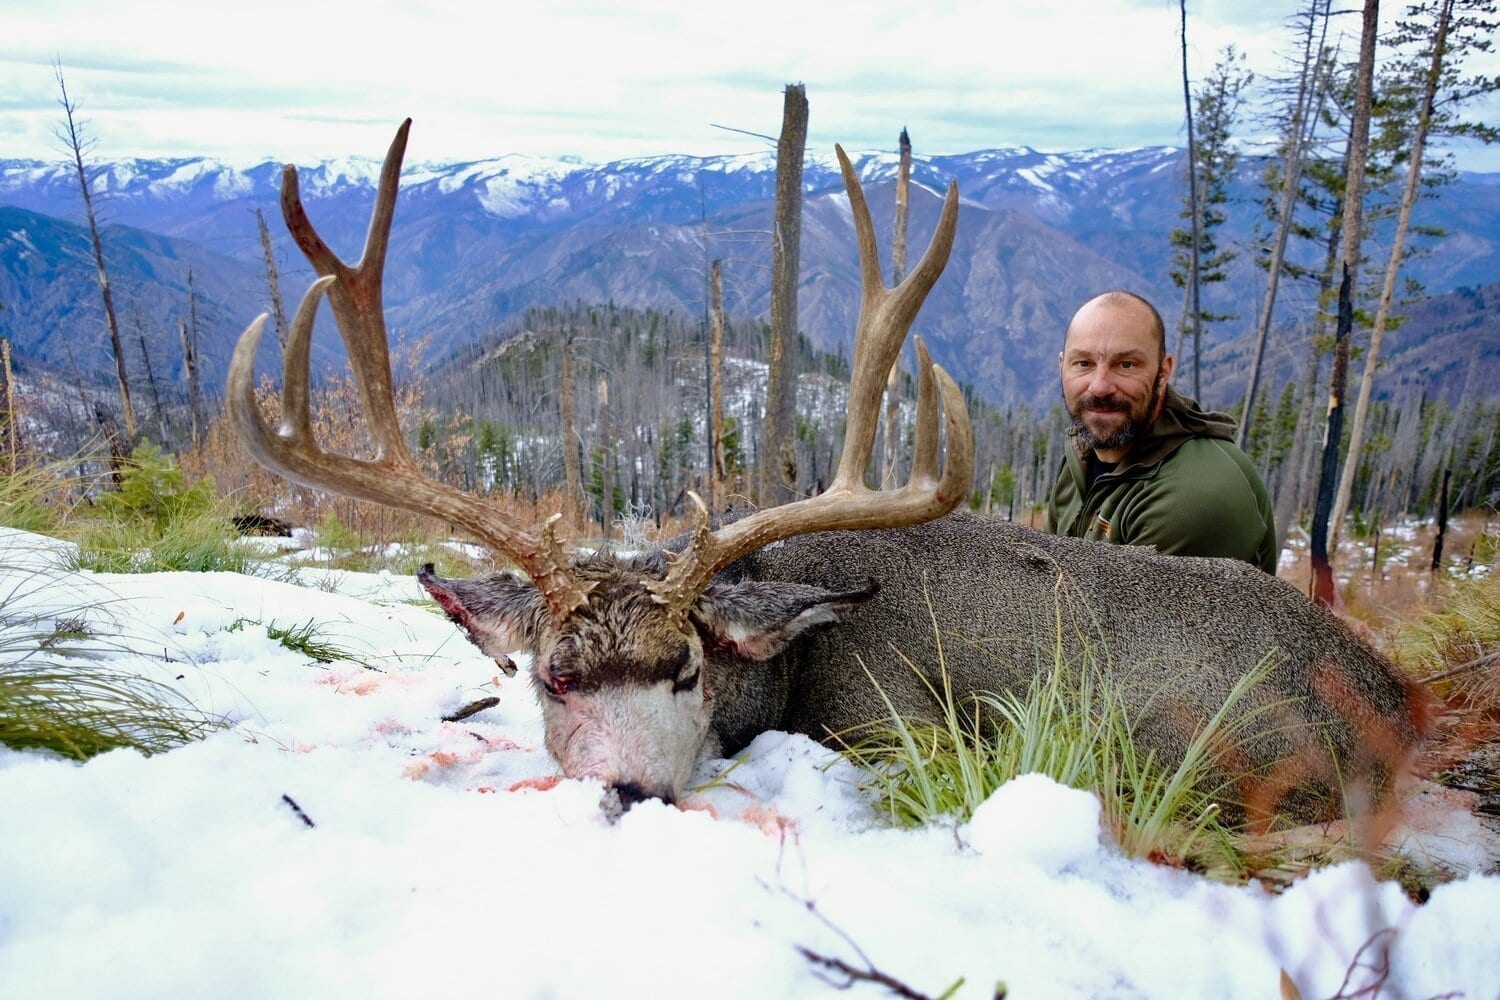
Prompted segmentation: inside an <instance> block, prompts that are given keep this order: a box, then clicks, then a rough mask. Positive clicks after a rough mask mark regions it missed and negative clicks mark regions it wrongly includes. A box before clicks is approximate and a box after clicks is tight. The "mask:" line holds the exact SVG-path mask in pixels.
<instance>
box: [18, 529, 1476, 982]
mask: <svg viewBox="0 0 1500 1000" xmlns="http://www.w3.org/2000/svg"><path fill="white" fill-rule="evenodd" d="M61 544H62V543H49V541H48V540H46V539H42V538H39V537H38V536H34V535H25V534H21V533H16V532H5V533H4V534H3V535H0V567H3V569H0V595H8V596H6V597H5V606H4V609H3V614H4V616H5V619H7V620H9V619H13V618H14V616H15V615H17V614H18V613H21V612H24V611H31V612H36V611H39V610H45V611H47V613H50V614H57V615H66V616H68V617H78V615H79V612H78V609H80V608H84V607H91V608H92V610H90V611H88V612H87V613H86V616H87V618H88V619H89V620H90V621H91V622H92V628H93V630H94V631H96V632H99V633H103V634H105V635H107V636H108V637H109V638H110V639H111V642H112V643H113V644H114V645H116V646H118V647H119V650H118V651H117V652H116V653H115V654H113V655H112V656H111V657H110V658H109V660H108V661H107V662H108V665H109V666H112V667H115V668H120V669H128V670H130V671H134V672H138V673H141V674H144V675H147V676H149V677H152V678H154V679H156V680H158V681H161V682H163V683H166V684H168V685H171V686H172V687H174V688H175V689H177V690H179V691H181V692H182V694H183V695H184V696H185V697H187V698H188V699H190V700H191V701H192V702H193V703H194V704H195V705H197V706H198V707H199V708H200V709H202V710H204V711H206V712H208V713H211V714H213V715H215V716H221V717H222V718H223V719H224V721H225V722H226V723H227V725H226V727H225V728H223V729H221V730H220V731H218V732H216V733H214V734H213V735H210V736H209V737H208V738H206V739H204V740H202V741H201V742H197V743H193V744H191V745H188V746H185V747H182V748H181V749H177V750H174V751H171V752H169V753H165V754H161V755H158V756H155V757H151V758H145V757H142V756H141V755H139V754H137V753H135V752H132V751H116V752H113V753H109V754H105V755H103V756H101V757H98V758H95V759H94V760H92V761H90V762H88V763H86V764H77V763H72V762H69V761H64V760H60V759H55V758H50V757H46V756H42V755H39V754H30V753H18V752H14V751H6V750H0V996H4V997H16V998H30V997H109V998H128V997H141V998H147V997H149V998H153V1000H156V998H171V997H192V998H201V997H214V998H223V997H253V998H265V997H298V998H302V997H318V998H330V997H358V998H361V1000H365V998H380V997H400V998H410V997H415V996H432V995H438V996H443V995H448V996H476V997H477V996H482V997H497V996H498V997H584V996H587V997H599V996H611V997H675V996H683V997H755V998H762V997H812V996H831V995H834V994H835V993H838V992H839V987H840V986H842V985H844V984H845V983H846V982H847V977H846V976H845V975H843V974H841V973H840V972H839V971H837V966H834V965H831V964H830V963H831V962H842V963H845V965H846V966H847V967H849V968H854V969H859V970H867V969H870V968H872V967H873V968H874V969H877V970H879V972H880V973H882V974H884V975H887V976H890V977H893V978H894V979H896V980H899V981H901V982H902V983H904V984H906V985H907V986H908V987H910V988H912V989H914V990H918V991H921V992H923V993H926V994H929V995H933V996H936V995H938V994H941V993H943V991H944V990H946V989H948V988H949V987H950V986H951V985H953V984H954V983H956V982H957V981H958V980H959V979H962V980H963V985H962V986H961V987H959V989H958V990H957V993H956V994H955V995H956V996H961V997H986V998H987V997H991V996H993V995H994V993H995V990H996V984H997V983H1000V982H1003V983H1004V984H1006V986H1007V987H1008V990H1009V993H1008V995H1009V996H1010V997H1015V998H1027V997H1046V998H1055V997H1137V996H1139V997H1270V996H1277V995H1279V994H1278V990H1279V980H1280V976H1281V970H1283V969H1284V970H1286V972H1287V973H1288V974H1289V975H1290V977H1291V979H1292V980H1293V982H1294V983H1295V984H1296V986H1297V987H1298V988H1299V989H1300V990H1301V993H1302V995H1303V996H1305V997H1309V998H1311V997H1328V996H1332V995H1335V994H1337V993H1339V992H1340V990H1341V988H1342V990H1343V993H1342V994H1341V995H1344V996H1353V995H1361V996H1374V995H1376V994H1375V993H1374V992H1367V993H1357V991H1358V990H1359V989H1360V988H1361V987H1364V986H1368V985H1370V984H1371V983H1374V982H1376V981H1377V980H1379V979H1380V978H1381V977H1384V978H1383V981H1384V986H1383V992H1380V993H1379V995H1380V996H1393V997H1394V996H1407V997H1430V996H1435V995H1463V996H1466V997H1471V998H1494V997H1497V996H1500V947H1497V941H1500V876H1494V875H1490V876H1480V875H1473V876H1469V877H1468V878H1466V879H1463V880H1461V881H1457V882H1454V883H1451V884H1448V885H1445V886H1441V887H1439V888H1438V889H1436V890H1435V891H1434V892H1433V894H1432V897H1431V899H1430V900H1429V901H1428V902H1427V903H1426V904H1425V905H1422V906H1417V905H1415V904H1413V903H1412V902H1410V901H1409V900H1408V899H1407V898H1406V897H1405V896H1404V895H1403V894H1402V892H1401V891H1400V889H1399V888H1398V887H1397V886H1396V885H1395V884H1393V883H1378V882H1376V881H1374V880H1373V879H1372V877H1371V875H1370V873H1369V872H1368V870H1367V869H1366V868H1365V867H1364V866H1363V865H1362V864H1359V863H1348V864H1344V865H1340V866H1337V867H1334V868H1330V869H1327V870H1324V871H1321V872H1317V873H1315V874H1313V875H1311V876H1310V877H1308V878H1306V879H1303V880H1301V881H1299V882H1297V883H1296V884H1295V885H1294V886H1293V887H1292V888H1290V889H1289V890H1288V891H1286V892H1284V893H1281V894H1279V895H1277V894H1272V893H1270V892H1268V891H1266V890H1264V889H1262V888H1260V887H1259V886H1254V885H1252V886H1247V887H1230V886H1224V885H1220V884H1215V883H1211V882H1208V881H1205V880H1204V879H1201V878H1198V877H1196V876H1193V875H1190V874H1187V873H1184V872H1181V871H1174V870H1170V869H1165V868H1160V867H1156V866H1153V865H1150V864H1147V863H1144V862H1139V861H1132V860H1129V859H1127V858H1125V857H1124V856H1122V855H1121V854H1120V853H1119V852H1118V851H1117V850H1116V849H1115V848H1114V847H1113V846H1112V845H1111V844H1110V843H1109V842H1108V841H1107V839H1104V838H1102V837H1101V834H1100V828H1099V820H1098V805H1097V802H1096V800H1095V799H1094V798H1093V796H1091V795H1088V794H1085V793H1082V792H1077V791H1072V790H1068V789H1064V788H1061V787H1059V786H1057V785H1055V784H1053V783H1051V782H1049V781H1047V780H1046V779H1044V778H1040V777H1038V776H1028V777H1025V778H1021V779H1018V780H1016V781H1013V782H1011V783H1010V784H1008V785H1006V786H1005V787H1003V788H1002V789H1000V790H999V791H998V792H997V793H996V794H995V795H994V796H993V797H992V798H991V799H990V800H989V801H988V802H987V803H985V805H984V806H983V807H982V808H981V809H980V811H979V812H978V813H977V814H976V815H975V817H974V819H973V821H972V822H969V823H967V824H963V825H960V826H956V827H955V826H952V825H948V826H934V827H930V828H927V829H921V830H897V829H891V828H889V827H887V826H886V825H885V824H884V823H883V821H882V819H881V817H880V815H879V814H878V813H877V812H876V811H875V810H874V809H873V808H872V807H871V805H870V803H869V801H868V800H867V798H866V796H865V794H864V793H862V792H861V791H860V788H859V783H860V775H859V774H858V773H857V772H856V771H854V770H853V769H852V768H851V767H850V766H848V765H847V764H845V763H843V762H841V761H840V760H839V759H838V758H837V757H836V756H835V755H833V754H831V753H829V752H828V751H827V750H825V749H824V748H822V747H820V746H819V745H817V744H815V743H813V742H811V741H809V740H807V739H805V738H802V737H791V736H786V735H782V734H775V733H769V734H766V735H764V736H763V737H761V738H760V739H759V740H757V741H756V742H755V743H754V744H753V745H752V746H751V747H750V748H749V750H748V751H747V752H746V753H744V754H743V755H741V759H740V761H738V762H737V763H736V764H735V766H734V767H733V770H732V772H731V773H729V774H728V775H727V776H726V777H725V778H724V779H723V780H722V781H720V782H719V783H718V784H716V786H715V787H712V788H709V789H707V790H704V791H701V792H698V793H696V794H694V795H692V796H690V797H689V798H688V800H687V801H686V802H685V803H684V805H683V807H682V808H669V807H666V806H663V805H661V804H659V803H647V804H644V805H641V806H638V807H636V808H635V809H633V810H631V811H630V812H629V813H627V814H626V815H625V816H624V817H623V818H622V819H621V820H620V821H619V822H618V823H615V824H611V823H609V822H607V821H606V820H605V819H604V817H603V816H602V815H601V813H600V811H599V809H598V801H599V797H600V789H599V787H598V786H597V785H590V784H586V783H581V782H575V781H557V780H556V778H555V775H556V770H555V767H554V765H553V764H552V762H551V761H550V759H549V758H548V756H547V754H546V752H545V750H544V749H542V746H541V720H540V714H539V711H538V709H537V706H536V704H535V702H534V700H533V696H532V693H531V691H530V688H529V685H528V683H527V680H526V677H525V675H524V671H523V673H522V674H521V675H520V676H517V677H512V678H507V677H503V676H501V675H500V674H499V671H498V670H497V669H496V667H495V665H494V663H493V662H492V661H491V660H489V659H487V658H485V657H483V656H481V655H479V654H478V653H477V651H475V650H473V649H471V648H470V647H469V646H468V645H467V643H466V642H465V641H464V640H463V638H462V637H461V636H460V635H459V634H458V633H457V632H456V631H455V629H454V628H453V627H452V626H450V625H449V624H448V623H447V622H446V621H445V620H444V619H443V618H441V617H439V616H438V615H436V614H434V613H432V612H431V611H430V610H427V609H425V608H423V607H419V606H417V605H415V604H413V603H407V602H412V601H417V600H418V599H419V598H420V597H421V594H420V593H419V591H418V588H417V586H416V584H415V583H414V582H413V581H409V580H405V579H402V578H392V577H386V576H365V575H362V574H355V573H345V574H339V575H336V576H324V577H322V578H321V579H316V580H314V579H313V578H312V577H311V576H309V577H308V578H307V579H308V582H309V583H310V584H312V585H311V586H295V585H292V584H288V583H281V582H273V581H269V580H264V579H258V578H252V577H246V576H238V575H233V574H185V573H184V574H152V575H140V576H105V575H94V574H86V573H85V574H73V573H65V572H63V571H62V570H60V569H57V568H56V560H57V559H58V558H59V553H60V551H61V549H60V547H61ZM302 572H304V573H306V572H310V571H302ZM42 580H48V581H50V583H49V584H48V585H47V586H45V587H40V586H39V584H40V581H42ZM309 621H311V622H314V623H315V625H316V630H317V633H318V636H319V638H321V639H323V640H324V641H327V642H331V643H334V644H336V645H338V646H340V647H342V648H344V649H346V650H347V651H348V652H349V654H350V655H351V656H352V657H354V658H356V659H357V660H358V661H360V662H354V661H352V660H350V661H339V662H333V663H320V662H316V661H314V660H311V659H309V658H308V657H307V656H306V655H301V654H298V653H295V652H292V651H290V650H288V649H287V648H285V647H283V646H282V645H280V644H279V643H277V642H276V641H274V640H272V639H270V638H269V637H268V636H267V634H266V631H265V628H264V625H265V624H269V623H272V622H274V623H277V624H279V625H282V626H288V625H302V624H303V623H306V622H309ZM362 664H363V665H362ZM523 668H524V663H523ZM489 696H493V697H496V698H498V699H499V701H498V704H496V705H495V706H494V707H492V708H489V709H487V710H485V711H482V712H480V713H478V714H476V715H473V716H472V717H470V718H468V719H466V720H464V721H461V722H443V721H441V717H442V716H444V715H448V714H452V713H453V712H454V711H455V710H456V709H458V708H459V707H460V706H463V705H465V704H468V703H470V702H473V701H475V700H477V699H480V698H484V697H489ZM726 766H728V765H727V763H726V762H716V763H713V764H709V765H705V766H704V767H703V768H702V770H701V773H700V775H699V777H700V779H701V780H702V781H704V782H708V781H709V780H710V779H712V778H713V777H715V775H717V774H719V773H720V772H722V771H724V769H725V768H726ZM804 949H805V950H806V951H807V952H811V953H814V954H816V955H818V956H822V957H823V958H824V959H827V960H829V961H828V962H822V963H820V962H816V961H814V960H813V959H811V958H809V957H808V955H807V954H806V953H805V952H804ZM1362 949H1363V950H1362ZM1387 949H1388V951H1389V963H1388V966H1389V967H1388V969H1387V968H1386V962H1385V961H1384V959H1383V957H1382V956H1383V955H1384V954H1385V953H1386V950H1387ZM1346 976H1347V977H1349V978H1348V982H1347V983H1346ZM849 995H852V996H871V997H874V996H881V995H886V990H885V988H884V987H882V986H880V985H876V984H873V983H868V982H861V983H859V984H857V985H856V986H855V987H854V988H853V990H852V991H851V993H850V994H849Z"/></svg>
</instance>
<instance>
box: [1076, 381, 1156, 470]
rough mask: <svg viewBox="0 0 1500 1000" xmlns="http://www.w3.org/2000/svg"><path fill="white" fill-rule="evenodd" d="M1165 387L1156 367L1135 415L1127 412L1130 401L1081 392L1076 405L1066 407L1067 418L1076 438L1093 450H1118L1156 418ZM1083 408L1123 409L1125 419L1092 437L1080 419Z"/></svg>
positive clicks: (1123, 447) (1114, 410)
mask: <svg viewBox="0 0 1500 1000" xmlns="http://www.w3.org/2000/svg"><path fill="white" fill-rule="evenodd" d="M1165 387H1166V379H1164V378H1162V377H1161V373H1160V372H1159V371H1158V372H1157V375H1156V380H1155V381H1154V382H1152V384H1151V396H1150V398H1149V399H1147V400H1146V405H1145V407H1144V409H1143V410H1142V411H1141V415H1140V416H1139V417H1136V416H1132V415H1131V414H1130V401H1129V400H1125V399H1119V398H1115V397H1101V396H1093V395H1090V394H1089V393H1084V394H1083V395H1082V396H1079V397H1078V405H1077V406H1075V407H1072V408H1070V409H1069V410H1068V418H1069V419H1070V420H1071V421H1072V424H1073V428H1074V430H1075V432H1076V434H1077V439H1078V441H1079V442H1080V443H1081V444H1082V445H1083V446H1084V447H1085V448H1092V449H1094V450H1096V451H1121V450H1123V449H1125V448H1127V447H1129V445H1130V443H1131V442H1132V441H1134V440H1135V439H1136V438H1137V437H1139V436H1140V435H1141V434H1142V433H1144V432H1145V431H1147V430H1149V429H1150V428H1151V425H1152V424H1153V423H1155V422H1156V415H1157V409H1158V404H1160V402H1161V396H1162V392H1163V390H1164V389H1165ZM1085 410H1106V411H1108V412H1111V413H1124V414H1125V415H1126V417H1125V422H1124V423H1122V424H1121V425H1120V426H1119V427H1118V428H1117V429H1116V430H1115V432H1114V433H1113V434H1110V435H1108V436H1106V437H1095V436H1094V432H1093V431H1091V430H1090V429H1089V427H1088V424H1086V423H1084V419H1083V414H1084V411H1085Z"/></svg>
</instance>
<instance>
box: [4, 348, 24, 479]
mask: <svg viewBox="0 0 1500 1000" xmlns="http://www.w3.org/2000/svg"><path fill="white" fill-rule="evenodd" d="M0 408H3V410H0V450H3V452H4V457H5V462H6V465H5V467H6V468H7V469H9V470H11V471H14V470H15V468H16V463H17V462H18V461H19V460H20V456H21V452H22V450H23V448H22V446H21V415H20V413H19V412H18V410H17V408H16V377H15V372H14V371H12V369H11V366H10V340H9V339H8V338H6V337H0Z"/></svg>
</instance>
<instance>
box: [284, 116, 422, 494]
mask: <svg viewBox="0 0 1500 1000" xmlns="http://www.w3.org/2000/svg"><path fill="white" fill-rule="evenodd" d="M410 132H411V119H410V118H408V119H406V120H405V121H403V122H402V123H401V127H400V128H398V129H397V130H396V137H395V138H394V139H392V140H391V146H390V149H389V150H387V151H386V154H385V162H384V163H382V164H381V168H380V183H379V185H378V186H377V188H376V194H375V209H374V211H373V212H372V213H371V215H370V230H369V233H368V234H367V235H366V236H365V248H364V251H363V253H361V255H360V258H359V262H358V263H357V264H353V265H350V264H347V263H345V262H344V261H343V260H341V259H340V258H339V256H338V255H337V254H335V253H334V252H333V250H331V249H330V248H329V246H328V244H327V243H325V242H324V241H323V238H322V237H321V236H320V235H318V231H317V229H316V228H315V227H314V226H313V224H312V220H311V219H309V218H308V215H307V210H306V209H305V208H304V207H303V205H302V195H301V184H300V181H299V179H298V176H297V168H296V167H295V166H292V165H290V164H288V165H287V166H286V167H285V168H284V169H283V170H282V172H281V215H282V218H283V219H285V220H286V226H287V229H288V230H289V231H290V232H291V234H292V238H293V239H294V240H296V242H297V246H298V247H299V248H301V250H302V253H303V254H304V255H305V256H306V257H307V259H308V261H309V262H310V263H311V264H312V266H313V270H315V271H317V273H318V274H319V275H323V276H328V275H332V276H334V277H336V278H338V282H337V283H336V284H335V285H334V286H333V287H332V288H331V289H330V290H329V293H328V301H329V304H330V305H331V306H332V307H333V315H334V318H335V319H336V320H337V322H338V328H339V336H340V337H342V338H343V341H344V349H345V351H346V352H347V353H348V355H349V365H350V367H351V368H353V369H354V380H355V382H356V384H357V385H358V386H359V393H360V399H361V402H362V403H363V404H364V411H365V418H366V420H367V421H368V423H369V427H370V436H371V438H372V439H373V440H374V442H375V448H376V455H377V456H381V457H383V456H390V457H391V458H392V459H393V460H394V461H398V462H401V463H402V464H405V465H412V464H413V463H412V461H411V457H410V455H408V453H407V450H406V439H405V437H404V436H403V435H402V433H401V424H400V421H398V420H397V419H396V405H395V402H394V393H393V391H392V384H391V359H390V347H389V342H390V338H389V336H388V335H387V333H386V328H385V305H384V302H383V297H382V278H383V276H384V272H385V257H386V249H387V247H388V246H389V244H390V238H391V222H392V220H393V219H394V218H395V215H396V191H397V189H398V188H399V187H400V183H401V163H402V161H403V160H404V159H405V157H406V141H407V136H408V135H409V134H410Z"/></svg>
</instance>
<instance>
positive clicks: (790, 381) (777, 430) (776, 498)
mask: <svg viewBox="0 0 1500 1000" xmlns="http://www.w3.org/2000/svg"><path fill="white" fill-rule="evenodd" d="M806 145H807V95H806V90H805V88H804V87H803V86H802V84H800V83H798V84H792V85H790V86H788V87H787V88H786V94H785V101H784V104H783V109H782V118H781V138H780V140H779V141H778V142H777V144H776V231H775V233H774V235H773V238H772V240H771V357H770V369H771V370H770V379H769V383H768V385H767V387H766V417H765V448H764V449H763V450H762V459H761V470H760V503H761V505H762V506H763V507H774V506H777V505H779V504H783V503H786V502H788V501H789V500H791V499H792V498H793V496H794V495H795V493H796V490H797V411H796V407H797V282H798V278H799V274H800V271H801V254H802V159H803V152H804V147H805V146H806Z"/></svg>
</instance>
